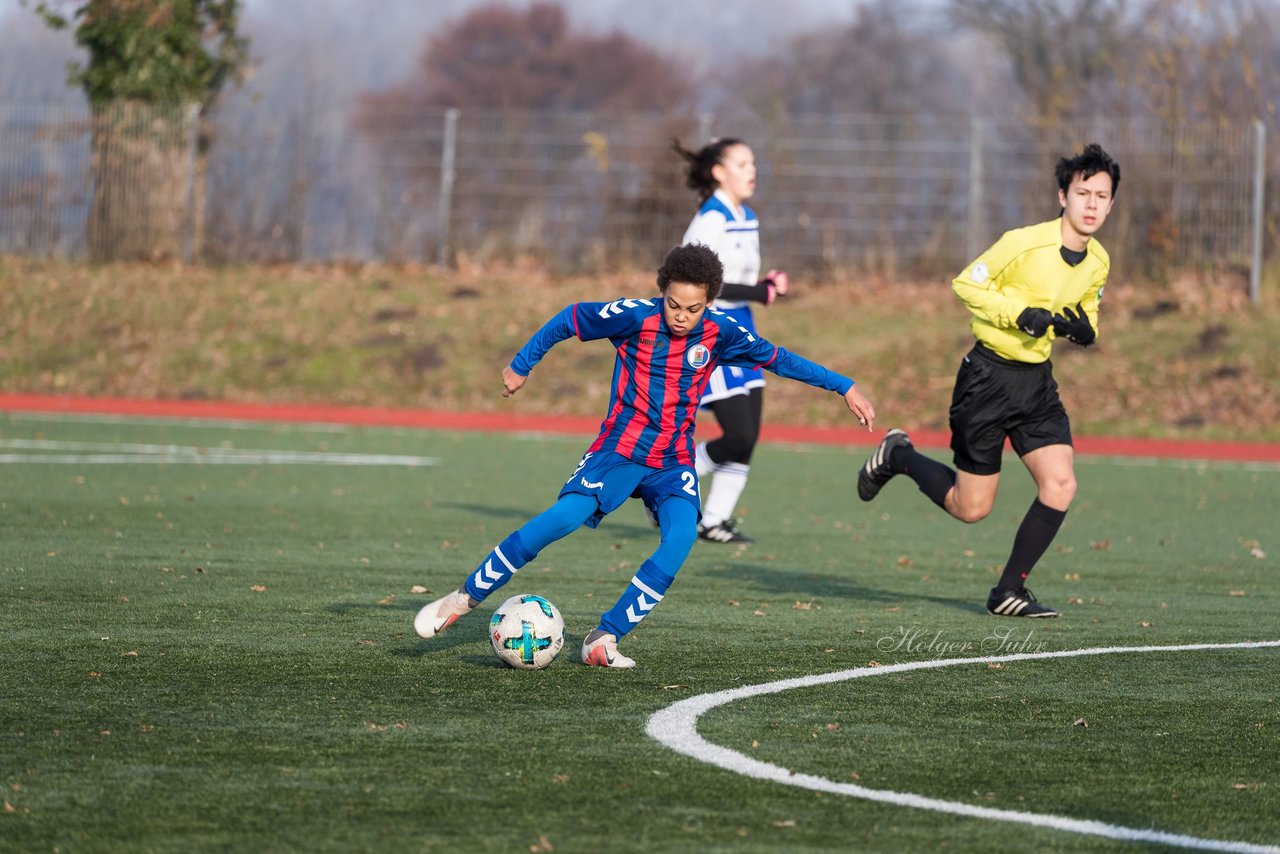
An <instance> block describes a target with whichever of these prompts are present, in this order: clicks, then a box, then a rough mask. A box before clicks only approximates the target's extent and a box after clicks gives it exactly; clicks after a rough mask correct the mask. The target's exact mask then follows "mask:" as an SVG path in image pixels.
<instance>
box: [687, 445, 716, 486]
mask: <svg viewBox="0 0 1280 854" xmlns="http://www.w3.org/2000/svg"><path fill="white" fill-rule="evenodd" d="M693 467H694V469H695V470H696V471H697V472H698V477H700V478H702V477H706V476H707V475H709V474H711V473H712V472H713V471H715V470H716V464H715V463H713V462H712V461H711V457H709V456H708V455H707V443H706V442H699V443H698V447H696V448H694V450H693Z"/></svg>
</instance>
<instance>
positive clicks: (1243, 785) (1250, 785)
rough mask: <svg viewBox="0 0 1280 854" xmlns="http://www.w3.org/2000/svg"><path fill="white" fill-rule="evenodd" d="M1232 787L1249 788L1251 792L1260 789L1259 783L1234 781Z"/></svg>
mask: <svg viewBox="0 0 1280 854" xmlns="http://www.w3.org/2000/svg"><path fill="white" fill-rule="evenodd" d="M1231 788H1233V789H1248V790H1249V791H1251V792H1256V791H1257V790H1258V784H1257V783H1232V784H1231Z"/></svg>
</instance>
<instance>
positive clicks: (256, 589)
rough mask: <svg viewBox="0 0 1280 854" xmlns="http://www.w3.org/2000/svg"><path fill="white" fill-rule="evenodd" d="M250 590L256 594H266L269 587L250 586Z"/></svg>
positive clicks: (261, 585)
mask: <svg viewBox="0 0 1280 854" xmlns="http://www.w3.org/2000/svg"><path fill="white" fill-rule="evenodd" d="M249 589H250V590H252V591H253V592H254V593H265V592H266V590H267V586H266V585H265V584H251V585H249Z"/></svg>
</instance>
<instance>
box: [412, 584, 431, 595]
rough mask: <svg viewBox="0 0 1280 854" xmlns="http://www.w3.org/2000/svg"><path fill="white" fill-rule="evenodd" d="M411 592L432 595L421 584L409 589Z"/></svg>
mask: <svg viewBox="0 0 1280 854" xmlns="http://www.w3.org/2000/svg"><path fill="white" fill-rule="evenodd" d="M409 592H410V593H430V592H431V591H430V590H428V589H427V588H426V587H423V586H422V585H421V584H415V585H413V586H412V587H410V588H409Z"/></svg>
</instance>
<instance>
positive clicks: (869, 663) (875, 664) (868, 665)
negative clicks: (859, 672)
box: [867, 661, 883, 667]
mask: <svg viewBox="0 0 1280 854" xmlns="http://www.w3.org/2000/svg"><path fill="white" fill-rule="evenodd" d="M881 666H883V665H881V664H880V662H878V661H868V662H867V667H881Z"/></svg>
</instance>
